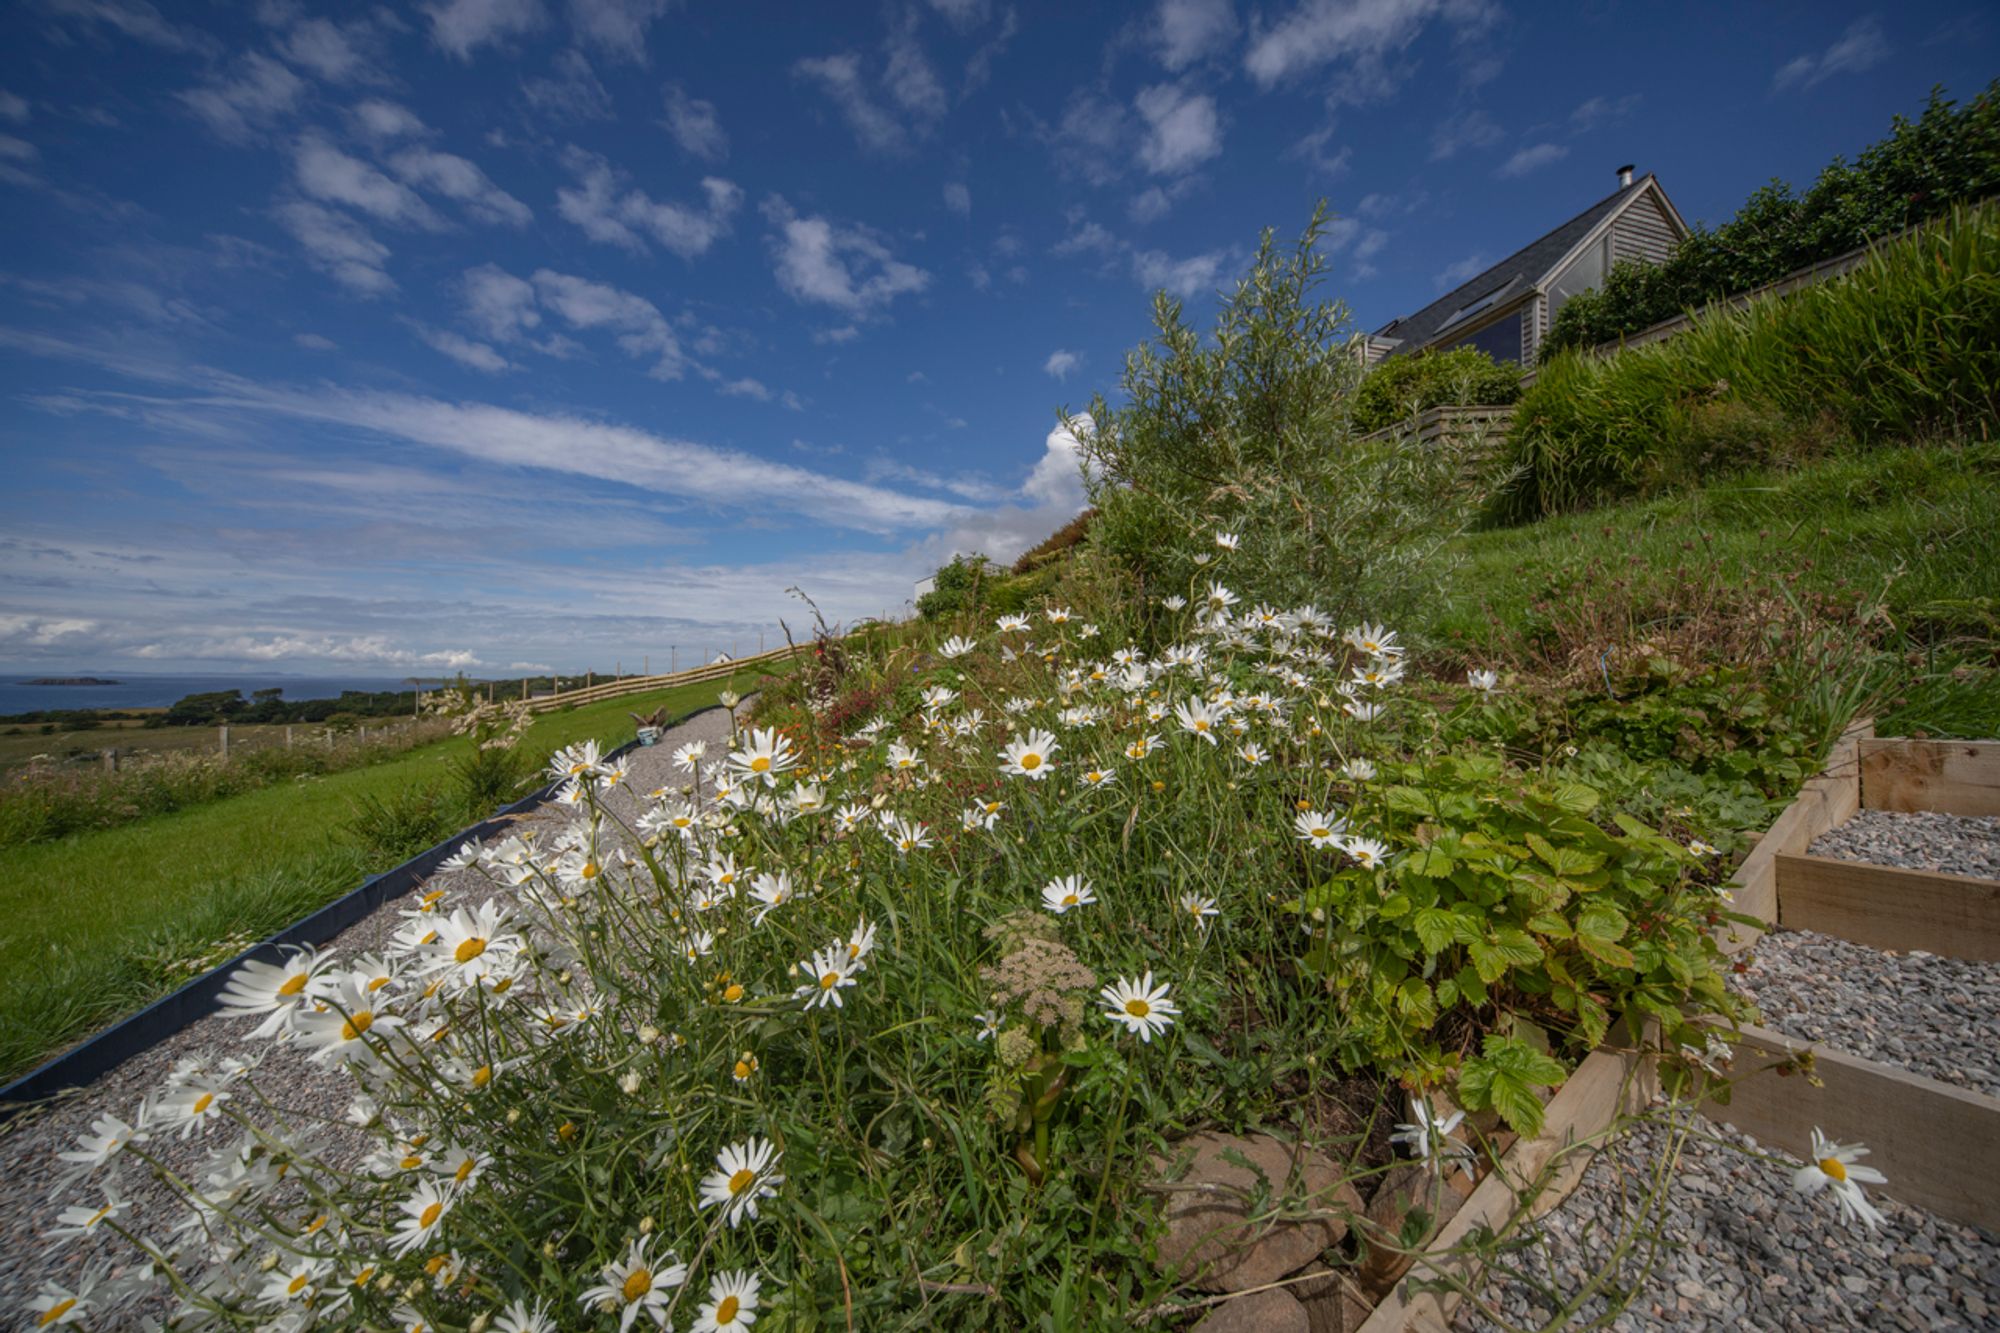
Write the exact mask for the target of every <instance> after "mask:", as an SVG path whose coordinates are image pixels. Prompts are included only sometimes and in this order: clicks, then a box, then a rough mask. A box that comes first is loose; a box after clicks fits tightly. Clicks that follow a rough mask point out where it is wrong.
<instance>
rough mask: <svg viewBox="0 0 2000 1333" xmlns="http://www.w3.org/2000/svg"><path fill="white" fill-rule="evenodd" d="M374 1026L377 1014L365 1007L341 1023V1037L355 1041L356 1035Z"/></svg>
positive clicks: (344, 1039) (343, 1039)
mask: <svg viewBox="0 0 2000 1333" xmlns="http://www.w3.org/2000/svg"><path fill="white" fill-rule="evenodd" d="M374 1026H375V1015H374V1014H372V1013H370V1012H369V1011H368V1010H366V1009H363V1010H362V1011H361V1012H359V1013H357V1014H355V1015H354V1017H352V1018H350V1019H348V1020H347V1021H346V1022H345V1023H342V1024H341V1025H340V1039H341V1040H342V1041H353V1040H354V1039H355V1038H356V1037H358V1036H360V1035H361V1034H362V1033H364V1032H366V1031H367V1030H368V1029H369V1028H372V1027H374Z"/></svg>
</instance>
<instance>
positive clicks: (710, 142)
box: [665, 83, 729, 162]
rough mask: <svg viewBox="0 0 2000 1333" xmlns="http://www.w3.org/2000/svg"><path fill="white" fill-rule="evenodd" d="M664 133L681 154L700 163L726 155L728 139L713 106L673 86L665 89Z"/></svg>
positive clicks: (676, 85) (714, 160) (677, 86)
mask: <svg viewBox="0 0 2000 1333" xmlns="http://www.w3.org/2000/svg"><path fill="white" fill-rule="evenodd" d="M665 96H666V101H667V132H668V133H669V134H671V135H673V136H674V142H675V143H677V144H679V145H680V146H681V151H682V152H684V153H687V154H688V155H689V156H691V157H698V158H700V159H701V160H702V161H704V162H720V161H721V160H722V159H724V158H726V157H728V156H729V136H728V135H727V134H726V133H724V132H723V129H722V121H721V120H720V119H718V118H717V116H716V114H715V103H713V102H703V101H700V100H698V99H696V98H692V97H689V96H688V95H687V93H686V92H684V91H683V90H682V89H681V86H680V85H679V84H677V83H670V84H668V85H667V87H666V93H665Z"/></svg>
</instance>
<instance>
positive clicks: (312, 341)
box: [292, 333, 340, 352]
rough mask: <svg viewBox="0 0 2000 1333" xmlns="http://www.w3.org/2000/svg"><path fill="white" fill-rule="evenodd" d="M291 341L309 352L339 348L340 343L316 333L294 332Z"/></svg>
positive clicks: (329, 350) (331, 350) (330, 350)
mask: <svg viewBox="0 0 2000 1333" xmlns="http://www.w3.org/2000/svg"><path fill="white" fill-rule="evenodd" d="M292 341H293V342H295V343H297V344H298V345H299V346H301V347H303V348H305V349H306V350H307V351H309V352H333V351H338V350H339V348H340V344H339V343H337V342H335V341H334V340H333V339H331V338H327V337H323V336H322V335H320V334H317V333H294V334H293V335H292Z"/></svg>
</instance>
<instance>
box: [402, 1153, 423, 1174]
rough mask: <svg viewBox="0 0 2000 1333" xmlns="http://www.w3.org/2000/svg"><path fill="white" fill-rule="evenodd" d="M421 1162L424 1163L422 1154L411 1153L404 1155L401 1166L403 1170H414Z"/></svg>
mask: <svg viewBox="0 0 2000 1333" xmlns="http://www.w3.org/2000/svg"><path fill="white" fill-rule="evenodd" d="M423 1164H424V1159H423V1156H422V1155H421V1154H419V1153H411V1154H410V1155H409V1156H408V1157H405V1158H404V1159H403V1161H402V1167H403V1169H404V1170H405V1171H414V1170H416V1169H417V1168H418V1167H420V1166H422V1165H423Z"/></svg>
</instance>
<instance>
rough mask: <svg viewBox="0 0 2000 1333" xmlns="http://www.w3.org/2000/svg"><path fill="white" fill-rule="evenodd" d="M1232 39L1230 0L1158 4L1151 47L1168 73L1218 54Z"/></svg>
mask: <svg viewBox="0 0 2000 1333" xmlns="http://www.w3.org/2000/svg"><path fill="white" fill-rule="evenodd" d="M1235 36H1236V10H1235V6H1234V5H1233V4H1232V3H1231V0H1160V8H1159V12H1158V15H1157V18H1156V22H1155V26H1154V29H1153V44H1154V47H1155V48H1156V51H1157V54H1158V55H1159V58H1160V63H1161V64H1162V65H1165V66H1166V67H1167V68H1168V69H1170V70H1175V71H1179V70H1183V69H1185V68H1187V67H1188V66H1189V65H1192V64H1193V63H1194V62H1195V61H1197V60H1200V59H1202V58H1203V57H1204V56H1209V55H1213V54H1216V53H1218V52H1220V51H1221V50H1223V49H1224V48H1225V47H1227V46H1228V45H1229V43H1230V42H1231V41H1232V40H1233V39H1234V38H1235Z"/></svg>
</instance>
